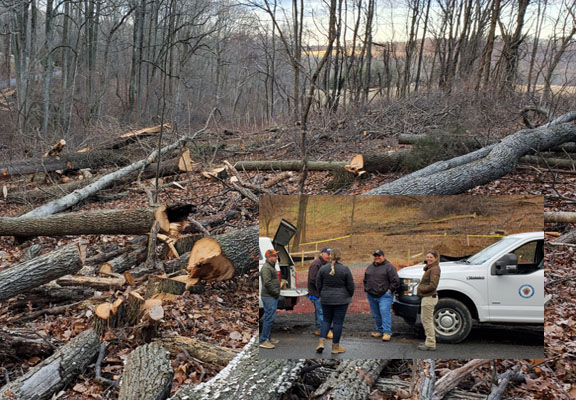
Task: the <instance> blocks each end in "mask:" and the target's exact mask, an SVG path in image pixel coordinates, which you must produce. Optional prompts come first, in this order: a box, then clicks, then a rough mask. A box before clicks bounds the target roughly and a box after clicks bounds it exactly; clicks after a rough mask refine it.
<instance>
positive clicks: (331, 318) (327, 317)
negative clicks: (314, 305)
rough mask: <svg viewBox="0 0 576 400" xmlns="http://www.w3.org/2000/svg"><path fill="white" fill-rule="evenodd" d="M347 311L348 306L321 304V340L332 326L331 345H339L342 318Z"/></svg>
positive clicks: (342, 323)
mask: <svg viewBox="0 0 576 400" xmlns="http://www.w3.org/2000/svg"><path fill="white" fill-rule="evenodd" d="M347 310H348V304H341V305H337V306H331V305H327V304H322V311H323V312H324V320H323V321H322V332H321V333H320V337H321V338H323V339H326V336H327V335H328V331H330V326H332V334H333V335H334V336H333V338H332V343H334V344H339V343H340V337H341V336H342V327H343V325H344V317H345V316H346V311H347Z"/></svg>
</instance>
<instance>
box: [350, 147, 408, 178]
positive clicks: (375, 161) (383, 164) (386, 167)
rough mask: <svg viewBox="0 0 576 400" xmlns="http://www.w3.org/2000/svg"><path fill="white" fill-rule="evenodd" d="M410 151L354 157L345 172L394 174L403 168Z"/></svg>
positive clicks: (385, 152) (366, 154) (365, 154)
mask: <svg viewBox="0 0 576 400" xmlns="http://www.w3.org/2000/svg"><path fill="white" fill-rule="evenodd" d="M409 153H410V150H398V151H384V152H381V153H364V154H357V155H355V156H354V157H353V158H352V160H351V161H350V164H349V165H347V168H346V170H347V171H349V172H352V173H354V174H360V172H362V171H366V172H394V171H399V170H401V169H402V167H403V161H404V159H405V158H406V156H407V155H408V154H409Z"/></svg>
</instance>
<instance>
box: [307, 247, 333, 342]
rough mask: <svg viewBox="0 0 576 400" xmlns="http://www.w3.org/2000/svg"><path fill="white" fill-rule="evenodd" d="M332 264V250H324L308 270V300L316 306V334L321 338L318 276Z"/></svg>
mask: <svg viewBox="0 0 576 400" xmlns="http://www.w3.org/2000/svg"><path fill="white" fill-rule="evenodd" d="M329 262H330V249H328V248H323V249H322V251H321V252H320V256H318V258H317V259H315V260H314V261H312V263H311V264H310V268H308V298H309V299H310V301H311V302H312V304H314V319H315V327H316V330H315V331H314V334H315V335H316V336H320V331H321V329H322V320H323V314H322V304H320V292H319V291H318V288H317V287H316V276H317V275H318V271H319V270H320V267H321V266H323V265H324V264H327V263H329ZM328 339H332V331H330V332H328Z"/></svg>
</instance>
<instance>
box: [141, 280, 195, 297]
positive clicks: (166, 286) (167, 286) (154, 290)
mask: <svg viewBox="0 0 576 400" xmlns="http://www.w3.org/2000/svg"><path fill="white" fill-rule="evenodd" d="M185 291H186V283H184V282H181V281H178V280H176V279H171V278H166V277H162V276H151V277H150V278H148V287H147V288H146V296H145V297H146V298H151V297H152V296H154V295H155V294H158V293H171V294H177V295H181V294H182V293H184V292H185Z"/></svg>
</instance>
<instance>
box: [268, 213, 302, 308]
mask: <svg viewBox="0 0 576 400" xmlns="http://www.w3.org/2000/svg"><path fill="white" fill-rule="evenodd" d="M296 231H297V228H296V227H295V226H294V225H292V224H291V223H290V222H288V221H286V220H284V219H283V220H282V221H280V225H279V226H278V230H277V231H276V234H275V235H274V239H271V238H267V237H260V238H259V242H260V260H259V261H260V262H259V265H258V271H260V268H262V265H264V263H265V262H266V259H265V258H264V254H265V253H266V251H267V250H269V249H274V250H276V251H277V252H278V262H277V263H276V271H277V272H278V278H279V279H283V280H285V281H286V288H285V289H282V290H280V299H279V300H278V309H279V310H293V309H294V306H295V305H296V303H297V302H298V299H299V298H300V297H302V296H306V295H307V294H308V289H306V288H297V287H296V267H295V266H294V260H293V259H292V257H291V256H290V253H288V249H287V248H286V246H287V245H288V243H289V242H290V239H292V237H293V236H294V234H295V233H296ZM259 282H260V283H259V287H260V291H261V288H262V281H259ZM258 301H259V316H260V317H261V316H262V313H263V309H262V299H261V298H260V296H258Z"/></svg>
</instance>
